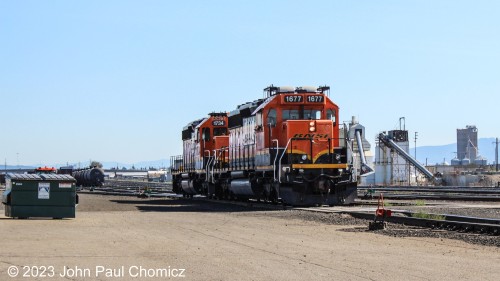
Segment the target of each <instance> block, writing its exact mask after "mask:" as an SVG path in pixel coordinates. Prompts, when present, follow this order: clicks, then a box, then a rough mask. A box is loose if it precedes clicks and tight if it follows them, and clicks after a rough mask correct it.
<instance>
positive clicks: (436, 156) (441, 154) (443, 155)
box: [410, 138, 495, 165]
mask: <svg viewBox="0 0 500 281" xmlns="http://www.w3.org/2000/svg"><path fill="white" fill-rule="evenodd" d="M494 142H495V138H480V139H478V150H479V151H478V155H481V156H483V157H485V158H486V159H487V160H488V164H492V163H493V162H495V144H494ZM456 151H457V144H456V143H452V144H446V145H436V146H417V160H418V161H419V162H420V163H423V164H425V163H427V164H428V165H434V164H436V163H439V164H442V163H443V162H444V161H446V162H447V163H450V162H451V159H453V158H455V156H456ZM410 154H411V156H414V154H415V150H414V148H410Z"/></svg>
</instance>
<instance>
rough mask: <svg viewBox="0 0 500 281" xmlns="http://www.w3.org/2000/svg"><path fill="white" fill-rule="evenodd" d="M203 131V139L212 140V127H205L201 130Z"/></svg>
mask: <svg viewBox="0 0 500 281" xmlns="http://www.w3.org/2000/svg"><path fill="white" fill-rule="evenodd" d="M201 133H202V137H201V138H202V139H203V140H204V141H209V140H210V128H203V130H202V131H201Z"/></svg>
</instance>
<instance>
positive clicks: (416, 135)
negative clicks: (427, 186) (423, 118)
mask: <svg viewBox="0 0 500 281" xmlns="http://www.w3.org/2000/svg"><path fill="white" fill-rule="evenodd" d="M417 137H418V132H415V161H417ZM415 182H417V183H418V181H417V166H415Z"/></svg>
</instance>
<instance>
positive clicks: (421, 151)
mask: <svg viewBox="0 0 500 281" xmlns="http://www.w3.org/2000/svg"><path fill="white" fill-rule="evenodd" d="M494 142H495V138H480V139H479V140H478V148H479V153H478V154H479V155H481V156H483V157H485V158H486V159H487V160H488V164H492V163H494V161H495V144H494ZM456 151H457V144H456V143H452V144H445V145H435V146H417V160H418V161H419V162H420V163H423V164H428V165H434V164H436V163H439V164H442V163H443V162H444V161H446V162H447V163H450V162H451V159H453V158H455V155H456V154H455V152H456ZM414 154H415V150H414V148H413V147H411V148H410V155H411V156H414ZM101 163H102V164H103V167H104V168H105V169H111V168H117V167H118V169H122V168H124V167H125V168H126V169H131V168H132V167H134V168H136V169H140V168H149V167H153V168H163V167H164V168H168V166H169V165H170V160H168V159H159V160H152V161H140V162H136V163H132V164H130V163H121V162H113V161H105V162H101ZM69 165H73V166H74V167H76V168H77V167H78V163H70V164H69ZM88 165H89V163H88V162H80V167H81V168H84V167H88ZM38 166H39V165H20V168H22V169H31V168H35V167H38ZM44 166H51V167H61V166H66V164H47V165H45V164H44ZM17 168H18V166H17V165H7V169H17ZM3 169H4V165H0V170H3Z"/></svg>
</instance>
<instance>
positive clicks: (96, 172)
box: [72, 167, 104, 187]
mask: <svg viewBox="0 0 500 281" xmlns="http://www.w3.org/2000/svg"><path fill="white" fill-rule="evenodd" d="M72 176H73V177H74V178H75V179H76V185H77V186H88V187H96V186H102V185H103V183H104V171H103V170H102V169H101V168H97V167H94V168H89V169H85V170H78V171H74V172H73V173H72Z"/></svg>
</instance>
